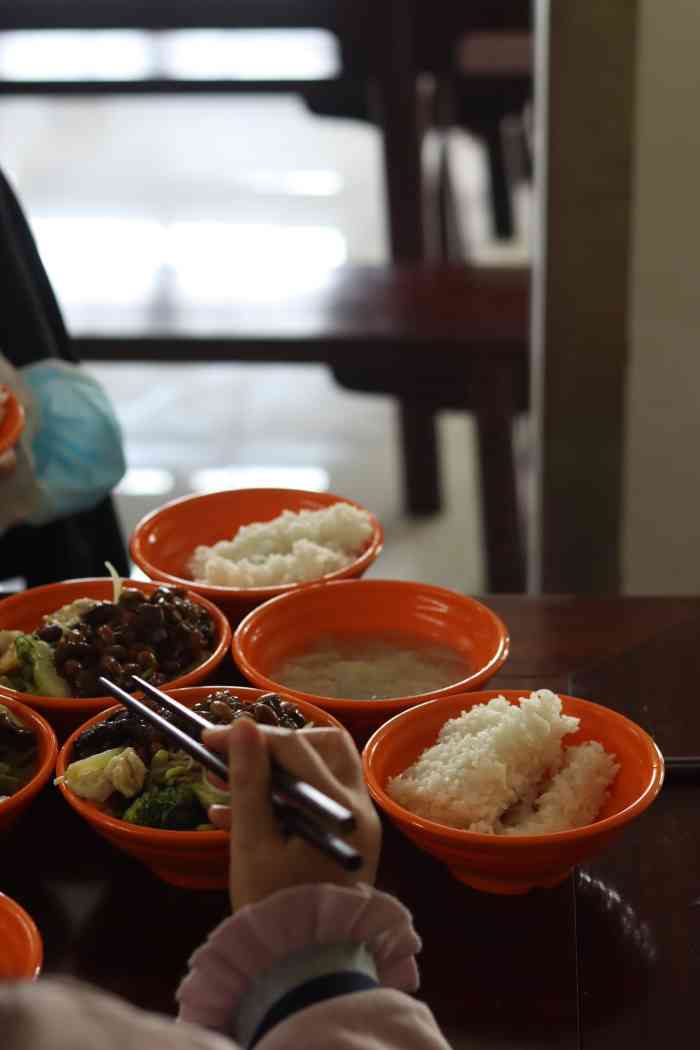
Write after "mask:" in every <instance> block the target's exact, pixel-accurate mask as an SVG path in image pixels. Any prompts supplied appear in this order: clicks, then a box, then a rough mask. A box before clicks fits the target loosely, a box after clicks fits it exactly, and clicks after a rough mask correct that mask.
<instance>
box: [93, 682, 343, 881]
mask: <svg viewBox="0 0 700 1050" xmlns="http://www.w3.org/2000/svg"><path fill="white" fill-rule="evenodd" d="M133 679H134V681H135V682H136V684H137V685H138V686H139V687H140V688H141V689H143V691H144V693H146V694H147V695H148V696H149V697H150V698H151V699H153V700H155V701H156V702H157V703H158V704H160V705H161V706H162V707H165V708H166V709H168V710H170V711H172V712H174V713H176V714H177V715H179V716H180V717H181V718H183V719H184V720H185V722H186V724H187V726H188V728H189V729H190V730H191V732H186V731H185V730H183V729H180V727H179V726H176V725H174V724H173V723H172V722H170V721H168V719H167V718H164V717H163V716H162V715H161V714H159V713H158V712H157V711H154V710H153V708H151V707H149V706H148V704H146V703H144V702H143V700H139V699H138V698H137V697H135V696H133V695H132V694H131V693H128V692H127V691H126V690H125V689H122V688H121V687H120V686H118V685H116V684H115V683H114V682H112V681H110V679H108V678H105V677H100V679H99V681H100V683H101V684H102V685H103V686H104V688H105V689H106V690H107V691H108V692H109V693H111V695H112V696H114V697H116V698H117V699H118V700H120V701H121V702H122V703H123V704H124V705H125V707H128V708H130V709H131V710H133V711H136V712H137V713H138V714H140V715H142V716H143V717H144V718H146V719H148V720H149V721H150V722H152V723H153V724H154V725H157V726H158V728H159V729H161V730H162V731H163V733H164V734H165V735H166V736H167V737H168V738H169V739H171V740H173V741H175V742H176V743H177V744H178V745H179V746H180V747H181V748H182V750H183V751H186V752H187V753H188V754H190V755H192V757H193V758H195V759H196V760H197V761H198V762H200V763H201V764H202V765H203V766H204V767H205V769H208V770H209V771H210V772H211V773H214V775H215V776H217V777H220V779H221V780H223V781H225V782H228V767H227V765H226V763H225V762H224V761H223V760H222V759H221V758H219V756H218V755H215V754H214V753H213V752H211V751H209V749H208V748H206V747H205V746H204V745H203V744H202V743H201V741H200V739H199V737H200V734H201V732H202V730H203V729H211V728H213V726H212V723H211V722H208V721H207V719H206V718H202V716H201V715H199V714H197V713H196V712H195V711H191V710H190V709H189V708H188V707H185V705H184V704H181V703H180V702H179V701H177V700H175V699H174V698H173V697H171V696H168V695H167V694H166V693H162V692H161V691H160V690H159V689H156V688H155V686H152V685H151V684H150V683H149V682H147V681H145V679H142V678H139V677H137V676H136V675H134V676H133ZM272 802H273V805H274V807H275V812H276V813H277V815H278V817H279V819H280V822H281V824H282V826H283V829H284V831H285V832H286V833H288V834H297V835H299V837H300V838H303V839H305V840H306V841H307V842H309V843H310V844H311V845H313V846H316V848H317V849H319V850H321V851H322V852H323V853H325V854H326V855H327V856H329V857H331V858H332V859H333V860H335V861H336V862H337V863H338V864H340V865H341V866H342V867H343V868H345V869H346V870H348V871H356V870H357V869H358V868H360V867H361V866H362V863H363V858H362V856H361V854H359V853H358V852H357V850H355V849H354V848H353V847H352V846H350V845H349V844H348V843H347V842H345V841H344V840H343V839H342V838H340V837H339V836H338V835H336V834H335V833H334V832H333V831H330V830H329V829H328V828H326V827H324V826H323V825H322V824H319V823H318V818H321V819H322V820H324V821H326V822H328V823H330V824H333V825H334V826H335V827H336V828H339V829H342V830H352V828H353V827H354V826H355V818H354V816H353V814H352V813H351V812H350V810H348V809H346V808H345V807H344V806H341V805H339V804H338V803H337V802H336V801H335V800H334V799H332V798H329V797H328V796H327V795H325V794H324V793H323V792H322V791H319V790H318V789H317V788H315V787H313V785H311V784H307V783H306V782H305V781H303V780H297V779H296V778H295V777H293V776H292V775H291V774H290V773H289V772H288V771H287V770H285V769H283V768H282V767H281V766H279V765H277V764H275V765H274V766H273V770H272Z"/></svg>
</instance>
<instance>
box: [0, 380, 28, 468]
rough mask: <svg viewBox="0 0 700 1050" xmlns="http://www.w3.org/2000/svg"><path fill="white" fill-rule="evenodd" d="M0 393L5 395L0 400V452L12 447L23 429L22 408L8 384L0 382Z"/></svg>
mask: <svg viewBox="0 0 700 1050" xmlns="http://www.w3.org/2000/svg"><path fill="white" fill-rule="evenodd" d="M0 394H4V395H5V400H4V402H0V453H2V452H7V451H8V449H11V448H13V447H14V446H15V445H16V444H17V441H18V440H19V436H20V434H21V433H22V431H23V430H24V423H25V417H24V408H23V407H22V405H21V403H20V402H19V401H18V400H17V398H16V397H15V395H14V394H13V393H12V391H11V390H10V388H9V386H5V384H4V383H0Z"/></svg>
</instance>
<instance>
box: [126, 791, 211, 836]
mask: <svg viewBox="0 0 700 1050" xmlns="http://www.w3.org/2000/svg"><path fill="white" fill-rule="evenodd" d="M122 820H126V821H127V822H128V823H129V824H140V825H141V826H142V827H146V828H169V829H170V830H171V831H194V830H195V828H197V827H198V826H199V825H200V824H202V823H204V821H205V820H206V814H205V813H204V812H203V810H202V806H201V805H200V803H199V800H198V799H197V796H196V795H195V793H194V791H193V790H192V785H191V784H183V783H180V784H166V785H165V786H164V787H152V788H148V790H147V791H144V792H143V794H141V795H139V796H138V798H136V799H134V801H133V802H132V803H131V805H130V806H129V808H128V809H126V810H125V811H124V813H123V814H122Z"/></svg>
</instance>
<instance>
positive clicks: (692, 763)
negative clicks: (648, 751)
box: [664, 755, 700, 781]
mask: <svg viewBox="0 0 700 1050" xmlns="http://www.w3.org/2000/svg"><path fill="white" fill-rule="evenodd" d="M664 766H665V768H666V779H667V780H671V781H674V780H677V781H684V780H689V779H691V778H692V777H697V776H700V755H669V756H668V757H667V756H666V755H664Z"/></svg>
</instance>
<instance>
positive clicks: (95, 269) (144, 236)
mask: <svg viewBox="0 0 700 1050" xmlns="http://www.w3.org/2000/svg"><path fill="white" fill-rule="evenodd" d="M32 225H33V227H34V232H35V234H36V239H37V242H38V245H39V251H40V254H41V257H42V259H43V261H44V265H45V266H46V269H47V271H48V273H49V275H50V277H51V280H52V282H53V283H54V284H55V286H56V291H57V293H58V296H59V298H60V299H61V300H62V301H63V302H80V303H86V302H89V303H90V302H98V303H129V304H142V303H145V302H147V301H148V300H149V299H150V298H151V297H152V295H153V292H154V290H155V281H156V277H157V274H158V270H159V268H160V267H161V266H162V264H163V260H164V256H165V230H164V227H163V226H162V225H161V224H160V223H158V222H156V221H155V220H150V219H121V218H118V217H116V216H115V217H105V216H94V217H91V216H86V215H62V216H52V217H46V218H37V219H36V220H35V221H34V222H33V223H32Z"/></svg>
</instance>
